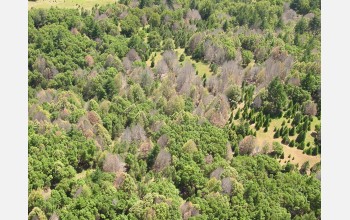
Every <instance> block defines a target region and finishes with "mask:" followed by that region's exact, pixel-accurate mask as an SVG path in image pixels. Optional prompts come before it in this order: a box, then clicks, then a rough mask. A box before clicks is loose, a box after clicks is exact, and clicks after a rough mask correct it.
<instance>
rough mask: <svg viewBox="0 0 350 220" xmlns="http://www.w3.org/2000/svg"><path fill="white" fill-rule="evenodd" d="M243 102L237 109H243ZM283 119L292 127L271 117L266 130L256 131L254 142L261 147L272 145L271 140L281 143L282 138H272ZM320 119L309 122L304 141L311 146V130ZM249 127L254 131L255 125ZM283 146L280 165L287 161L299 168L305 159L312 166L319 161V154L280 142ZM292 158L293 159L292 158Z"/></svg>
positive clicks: (294, 137) (312, 142)
mask: <svg viewBox="0 0 350 220" xmlns="http://www.w3.org/2000/svg"><path fill="white" fill-rule="evenodd" d="M243 107H244V104H243V103H241V104H240V105H239V106H238V108H239V109H243ZM238 108H236V109H235V110H234V111H233V115H235V114H236V112H237V110H238ZM283 121H285V122H286V125H287V126H288V127H290V128H291V127H292V126H291V123H288V122H287V119H285V118H279V119H272V120H271V123H270V126H269V129H268V131H267V132H264V128H260V129H259V130H258V131H256V144H257V146H259V147H261V148H262V147H263V146H264V145H266V144H268V145H269V146H272V143H273V142H279V143H281V141H282V138H281V137H280V138H274V137H273V136H274V133H275V132H274V131H273V130H274V128H275V127H276V128H281V125H282V123H283ZM234 123H235V124H238V123H239V122H238V120H235V121H234ZM320 123H321V122H320V120H319V119H318V118H317V117H314V118H313V121H312V123H311V131H309V132H307V135H306V141H305V143H308V142H310V146H311V147H313V146H314V138H313V137H312V136H311V133H312V132H313V131H315V125H317V124H320ZM250 128H251V129H252V130H253V131H255V125H254V124H253V125H251V126H250ZM296 137H297V135H294V136H291V137H290V140H295V139H296ZM282 146H283V151H284V159H281V160H279V162H280V164H281V165H285V164H286V163H287V162H288V161H289V162H290V163H292V164H295V165H296V164H299V168H300V167H301V165H302V164H303V163H305V162H306V161H309V163H310V167H312V166H313V165H315V164H316V163H318V162H320V161H321V156H320V155H317V156H312V155H307V154H304V153H303V150H299V149H297V148H296V147H289V146H287V145H285V144H282ZM289 155H290V158H288V156H289ZM293 158H294V159H293Z"/></svg>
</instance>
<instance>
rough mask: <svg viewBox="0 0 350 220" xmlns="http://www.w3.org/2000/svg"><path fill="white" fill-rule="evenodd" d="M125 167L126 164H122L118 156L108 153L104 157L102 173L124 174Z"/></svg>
mask: <svg viewBox="0 0 350 220" xmlns="http://www.w3.org/2000/svg"><path fill="white" fill-rule="evenodd" d="M125 165H126V164H125V163H124V162H122V160H121V158H120V157H119V155H116V154H110V153H108V154H107V155H106V158H105V161H104V163H103V167H102V169H103V171H105V172H110V173H116V172H125V170H126V168H125Z"/></svg>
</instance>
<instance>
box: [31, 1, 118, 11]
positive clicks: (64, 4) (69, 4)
mask: <svg viewBox="0 0 350 220" xmlns="http://www.w3.org/2000/svg"><path fill="white" fill-rule="evenodd" d="M115 2H117V0H37V1H36V2H32V1H28V10H29V9H32V8H50V7H58V8H78V7H83V8H85V9H91V8H92V7H94V6H95V5H96V4H98V5H105V4H108V3H115Z"/></svg>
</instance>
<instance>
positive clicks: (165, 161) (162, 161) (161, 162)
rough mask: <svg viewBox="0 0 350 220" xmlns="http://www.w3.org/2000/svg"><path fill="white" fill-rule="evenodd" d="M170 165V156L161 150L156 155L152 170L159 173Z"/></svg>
mask: <svg viewBox="0 0 350 220" xmlns="http://www.w3.org/2000/svg"><path fill="white" fill-rule="evenodd" d="M170 163H171V154H170V153H169V152H167V151H165V150H164V149H161V150H160V152H159V153H158V155H157V158H156V160H155V162H154V165H153V169H155V170H156V171H161V170H163V169H164V168H165V167H167V166H169V165H170Z"/></svg>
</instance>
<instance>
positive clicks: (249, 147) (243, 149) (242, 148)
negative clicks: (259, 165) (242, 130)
mask: <svg viewBox="0 0 350 220" xmlns="http://www.w3.org/2000/svg"><path fill="white" fill-rule="evenodd" d="M255 147H256V141H255V137H254V136H251V135H249V136H246V137H245V138H244V139H243V140H241V141H240V142H239V153H240V154H242V155H244V154H247V155H250V154H252V153H253V151H254V149H255Z"/></svg>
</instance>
